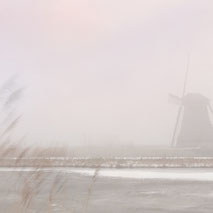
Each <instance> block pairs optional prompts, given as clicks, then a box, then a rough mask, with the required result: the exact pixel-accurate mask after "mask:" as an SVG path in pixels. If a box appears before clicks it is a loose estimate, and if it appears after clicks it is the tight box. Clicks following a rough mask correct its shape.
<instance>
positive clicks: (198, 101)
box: [182, 93, 210, 105]
mask: <svg viewBox="0 0 213 213" xmlns="http://www.w3.org/2000/svg"><path fill="white" fill-rule="evenodd" d="M209 102H210V100H209V99H208V98H207V97H205V96H203V95H201V94H199V93H188V94H187V95H185V96H184V97H183V99H182V104H183V105H208V104H209Z"/></svg>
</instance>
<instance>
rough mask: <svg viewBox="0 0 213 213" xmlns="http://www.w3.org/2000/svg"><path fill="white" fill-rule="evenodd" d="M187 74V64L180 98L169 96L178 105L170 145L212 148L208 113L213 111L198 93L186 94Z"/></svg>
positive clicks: (208, 102) (212, 127)
mask: <svg viewBox="0 0 213 213" xmlns="http://www.w3.org/2000/svg"><path fill="white" fill-rule="evenodd" d="M188 73H189V62H188V64H187V70H186V75H185V81H184V87H183V93H182V97H177V96H174V95H170V97H172V98H173V99H175V100H176V103H177V104H178V105H179V110H178V115H177V119H176V123H175V128H174V132H173V136H172V143H171V145H172V146H173V147H211V148H213V126H212V123H211V120H210V113H212V112H213V110H212V108H211V105H210V100H209V99H208V98H207V97H205V96H203V95H202V94H199V93H186V86H187V80H188Z"/></svg>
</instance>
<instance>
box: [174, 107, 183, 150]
mask: <svg viewBox="0 0 213 213" xmlns="http://www.w3.org/2000/svg"><path fill="white" fill-rule="evenodd" d="M182 110H183V106H181V105H180V107H179V110H178V114H177V119H176V122H175V128H174V132H173V135H172V144H171V145H172V147H174V146H176V134H177V129H178V124H179V122H180V118H181V114H182Z"/></svg>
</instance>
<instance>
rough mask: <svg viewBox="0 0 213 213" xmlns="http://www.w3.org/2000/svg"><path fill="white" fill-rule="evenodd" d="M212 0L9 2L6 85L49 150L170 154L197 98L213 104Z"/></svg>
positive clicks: (0, 72)
mask: <svg viewBox="0 0 213 213" xmlns="http://www.w3.org/2000/svg"><path fill="white" fill-rule="evenodd" d="M212 11H213V2H212V1H211V0H202V1H201V0H188V1H183V0H172V1H171V0H149V1H145V0H132V1H127V0H122V1H121V0H96V1H95V0H60V1H59V0H37V1H33V0H7V1H3V0H0V76H1V78H0V83H1V84H2V83H3V82H5V80H6V79H8V78H9V77H10V76H12V75H14V74H15V73H16V74H18V76H19V78H18V79H17V81H18V83H19V85H20V86H21V87H25V88H26V89H25V94H24V97H23V98H22V99H21V101H20V103H19V104H20V110H21V113H22V114H23V117H22V120H21V123H20V126H19V128H18V134H19V135H23V134H24V135H25V134H26V135H27V140H26V141H27V143H30V144H45V145H60V144H65V145H85V144H87V145H88V144H99V145H102V144H122V145H126V144H128V145H129V144H141V145H165V146H167V145H170V143H171V138H172V132H173V129H174V125H175V120H176V116H177V111H178V106H175V105H172V104H171V103H169V101H168V94H169V93H172V94H175V95H178V96H181V94H182V90H183V83H184V76H185V71H186V64H187V57H188V55H189V54H190V72H189V80H188V84H187V93H188V92H199V93H201V94H203V95H205V96H207V97H208V98H209V99H213V81H212V80H213V28H212V24H213V13H212Z"/></svg>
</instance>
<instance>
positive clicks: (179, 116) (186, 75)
mask: <svg viewBox="0 0 213 213" xmlns="http://www.w3.org/2000/svg"><path fill="white" fill-rule="evenodd" d="M189 62H190V55H188V60H187V64H186V72H185V79H184V84H183V91H182V98H181V100H182V99H183V97H184V96H185V94H186V87H187V82H188V76H189ZM182 110H183V106H182V105H181V104H180V106H179V110H178V114H177V119H176V122H175V128H174V131H173V135H172V143H171V145H172V147H174V146H176V140H175V139H176V134H177V129H178V124H179V121H180V118H181V114H182Z"/></svg>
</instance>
